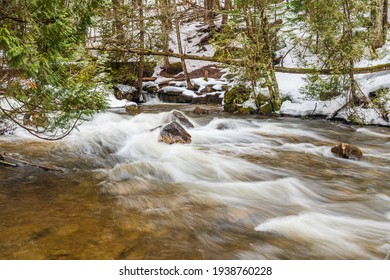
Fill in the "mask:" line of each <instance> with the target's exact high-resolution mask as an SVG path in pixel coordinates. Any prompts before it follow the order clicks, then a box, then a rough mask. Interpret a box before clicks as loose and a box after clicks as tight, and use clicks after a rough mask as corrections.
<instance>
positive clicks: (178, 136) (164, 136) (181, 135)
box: [158, 121, 191, 145]
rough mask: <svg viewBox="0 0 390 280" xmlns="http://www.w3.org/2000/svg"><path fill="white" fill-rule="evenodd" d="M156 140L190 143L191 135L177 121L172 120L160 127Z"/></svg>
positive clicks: (170, 142) (168, 142) (167, 142)
mask: <svg viewBox="0 0 390 280" xmlns="http://www.w3.org/2000/svg"><path fill="white" fill-rule="evenodd" d="M158 141H159V142H164V143H166V144H169V145H171V144H190V143H191V135H190V134H189V133H188V132H187V131H186V130H185V129H184V127H182V126H181V125H180V124H179V123H178V122H176V121H172V122H170V123H169V124H167V125H165V126H164V127H163V128H162V129H161V131H160V136H159V139H158Z"/></svg>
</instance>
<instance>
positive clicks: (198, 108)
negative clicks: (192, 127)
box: [193, 107, 210, 115]
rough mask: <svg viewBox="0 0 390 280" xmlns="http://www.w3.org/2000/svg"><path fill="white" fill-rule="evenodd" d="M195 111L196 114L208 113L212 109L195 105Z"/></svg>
mask: <svg viewBox="0 0 390 280" xmlns="http://www.w3.org/2000/svg"><path fill="white" fill-rule="evenodd" d="M193 113H194V114H195V115H208V114H210V110H207V109H203V108H200V107H195V109H194V111H193Z"/></svg>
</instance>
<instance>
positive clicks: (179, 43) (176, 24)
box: [175, 17, 194, 89]
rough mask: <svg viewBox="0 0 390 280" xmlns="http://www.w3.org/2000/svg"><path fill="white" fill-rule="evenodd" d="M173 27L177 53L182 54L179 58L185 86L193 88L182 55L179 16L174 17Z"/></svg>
mask: <svg viewBox="0 0 390 280" xmlns="http://www.w3.org/2000/svg"><path fill="white" fill-rule="evenodd" d="M175 27H176V37H177V47H178V48H179V54H180V55H181V56H182V58H181V65H182V68H183V72H184V76H185V79H186V83H187V88H188V89H193V88H194V86H193V85H192V83H191V79H190V76H189V75H188V71H187V65H186V61H185V59H184V57H183V48H182V45H181V36H180V25H179V18H178V17H176V19H175Z"/></svg>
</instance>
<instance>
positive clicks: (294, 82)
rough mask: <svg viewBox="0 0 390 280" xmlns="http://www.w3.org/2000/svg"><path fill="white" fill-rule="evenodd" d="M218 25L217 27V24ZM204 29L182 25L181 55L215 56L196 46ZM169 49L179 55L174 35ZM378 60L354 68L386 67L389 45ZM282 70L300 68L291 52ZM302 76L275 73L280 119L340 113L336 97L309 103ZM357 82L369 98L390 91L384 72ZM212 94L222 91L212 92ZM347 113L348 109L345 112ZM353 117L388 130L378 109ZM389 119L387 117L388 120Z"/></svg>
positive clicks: (193, 65) (194, 64) (192, 64)
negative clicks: (384, 89) (383, 89)
mask: <svg viewBox="0 0 390 280" xmlns="http://www.w3.org/2000/svg"><path fill="white" fill-rule="evenodd" d="M217 24H218V23H217ZM203 27H204V25H202V24H200V23H197V22H192V23H186V24H183V26H182V28H181V37H182V42H183V48H184V50H183V51H184V53H186V54H195V55H199V56H212V55H213V54H214V52H215V49H214V48H213V46H211V45H210V44H206V45H201V44H199V43H200V42H201V40H202V39H203V38H204V37H205V36H207V33H199V32H198V30H199V29H201V28H203ZM170 48H171V49H172V50H173V51H174V52H178V48H177V38H176V35H175V34H174V33H172V34H171V45H170ZM290 48H291V45H290V44H289V43H288V42H287V46H286V48H285V49H283V50H281V52H279V53H281V54H282V53H283V52H284V53H285V52H287V51H288V50H289V49H290ZM377 55H378V57H377V58H375V59H372V58H371V57H370V55H367V57H366V59H363V60H362V61H360V62H359V63H357V65H356V67H366V66H373V65H378V64H383V63H388V62H389V61H390V43H389V42H388V43H387V44H386V45H385V46H384V47H382V48H381V49H378V51H377ZM170 61H171V62H174V61H179V60H178V59H174V58H172V59H170ZM186 64H187V68H188V71H189V72H191V71H193V70H196V69H199V68H201V67H204V66H207V65H211V64H214V65H215V63H211V62H207V61H194V60H187V61H186ZM283 66H284V67H299V66H300V61H299V59H298V58H297V57H296V56H295V55H294V51H291V52H289V53H288V55H287V56H286V57H285V58H284V60H283ZM158 70H159V67H157V68H156V72H155V76H157V77H158ZM303 78H305V75H299V74H286V73H277V80H278V84H279V88H280V91H281V95H282V98H287V99H288V100H286V101H284V102H283V104H282V106H281V109H280V111H279V113H280V114H282V115H291V116H308V115H315V116H324V117H329V116H331V115H333V113H334V112H335V111H337V110H339V109H340V108H341V107H342V106H343V105H344V104H345V102H346V99H345V98H344V97H337V98H335V99H332V100H330V101H320V100H313V99H310V100H309V99H308V97H307V96H305V95H303V94H302V93H301V92H300V88H301V87H303V86H304V84H305V82H304V80H303ZM165 80H167V79H166V78H162V77H158V79H157V81H156V82H157V83H160V82H163V81H165ZM357 80H358V82H359V84H360V87H361V89H362V91H363V92H364V94H365V95H366V96H368V94H369V92H371V91H374V90H377V89H379V88H381V87H390V71H387V72H378V73H373V74H365V75H357ZM192 82H193V83H195V84H198V85H200V86H201V87H206V86H207V85H208V84H210V83H207V82H206V81H204V80H203V79H194V80H192ZM211 83H213V84H214V85H215V84H226V83H227V81H226V80H224V79H221V81H215V80H213V81H211ZM233 85H234V82H233V83H229V86H233ZM176 86H178V87H182V86H183V85H182V84H181V85H179V84H177V85H176ZM215 90H222V88H221V89H217V88H215ZM181 91H182V92H183V94H185V95H190V96H195V95H196V94H195V93H194V92H193V91H189V90H182V89H181ZM388 99H390V95H389V98H388ZM245 106H254V102H253V101H248V102H247V104H245ZM348 110H350V109H348ZM348 110H345V109H344V110H340V112H339V113H338V114H337V116H336V117H337V118H341V119H345V120H348V118H349V115H350V113H351V112H350V111H348ZM387 110H388V111H390V102H388V103H387ZM354 113H355V114H357V115H358V116H359V119H360V121H361V122H363V123H365V124H372V125H386V126H390V122H386V121H385V120H384V119H383V118H382V117H381V113H380V112H379V110H377V109H372V108H367V109H364V108H357V109H355V110H354ZM389 117H390V116H389Z"/></svg>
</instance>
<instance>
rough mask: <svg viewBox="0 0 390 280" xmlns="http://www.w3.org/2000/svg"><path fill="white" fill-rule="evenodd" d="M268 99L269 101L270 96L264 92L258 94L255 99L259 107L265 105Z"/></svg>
mask: <svg viewBox="0 0 390 280" xmlns="http://www.w3.org/2000/svg"><path fill="white" fill-rule="evenodd" d="M268 101H269V97H268V96H265V95H264V94H262V93H259V94H258V95H257V96H256V99H255V102H256V106H257V108H260V107H261V106H263V105H264V104H266V103H267V102H268Z"/></svg>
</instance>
